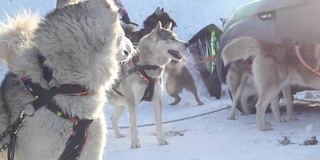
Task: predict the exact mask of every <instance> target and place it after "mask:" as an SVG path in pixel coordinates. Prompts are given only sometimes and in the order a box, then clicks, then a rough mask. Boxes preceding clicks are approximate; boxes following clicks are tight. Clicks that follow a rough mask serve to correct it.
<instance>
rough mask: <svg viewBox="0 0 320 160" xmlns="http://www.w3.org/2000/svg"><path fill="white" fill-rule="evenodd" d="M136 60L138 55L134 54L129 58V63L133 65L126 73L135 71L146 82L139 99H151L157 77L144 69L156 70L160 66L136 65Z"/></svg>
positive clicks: (137, 60)
mask: <svg viewBox="0 0 320 160" xmlns="http://www.w3.org/2000/svg"><path fill="white" fill-rule="evenodd" d="M138 62H139V56H134V57H133V58H132V59H131V63H132V65H133V66H134V67H133V68H131V69H130V70H129V73H128V74H129V75H130V74H132V73H135V72H137V73H138V74H139V75H140V77H141V78H142V79H143V80H144V81H145V82H146V83H147V85H148V86H147V88H146V90H145V92H144V94H143V97H142V99H141V101H143V100H144V101H151V100H152V97H153V91H154V85H155V84H156V82H157V80H158V79H156V78H152V77H150V76H148V74H147V73H146V72H145V70H156V69H159V68H160V67H159V66H156V65H137V63H138Z"/></svg>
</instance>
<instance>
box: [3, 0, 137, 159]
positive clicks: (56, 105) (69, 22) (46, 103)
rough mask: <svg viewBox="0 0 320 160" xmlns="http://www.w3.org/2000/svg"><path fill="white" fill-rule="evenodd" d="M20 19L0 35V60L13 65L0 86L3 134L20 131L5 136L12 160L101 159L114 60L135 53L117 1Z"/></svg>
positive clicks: (114, 75)
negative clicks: (10, 145) (11, 128)
mask: <svg viewBox="0 0 320 160" xmlns="http://www.w3.org/2000/svg"><path fill="white" fill-rule="evenodd" d="M20 16H22V17H20V18H16V19H10V20H9V22H8V23H7V24H2V25H1V29H0V30H1V32H0V47H1V48H0V50H1V58H2V60H4V61H7V62H8V65H9V67H10V69H9V73H8V74H7V75H6V77H5V79H4V80H3V82H2V85H1V96H0V134H2V133H3V132H4V131H5V130H6V129H7V128H8V126H14V127H16V128H19V127H20V129H19V130H18V131H17V133H16V134H14V133H12V134H11V131H9V133H10V135H8V136H11V137H12V138H11V140H14V138H16V143H15V144H16V145H15V146H16V147H15V149H9V151H10V152H9V153H10V155H9V156H12V155H13V154H12V153H14V155H15V159H17V160H56V159H61V160H65V159H79V160H89V159H90V160H91V159H92V160H102V159H103V150H104V146H105V142H106V123H105V119H104V115H103V106H104V105H105V103H106V96H105V90H106V89H107V90H109V89H110V88H111V86H112V85H113V84H114V81H115V79H116V78H117V76H118V75H117V72H118V70H119V62H123V61H127V60H128V59H129V58H130V56H131V53H132V52H133V47H132V44H131V42H130V41H129V40H128V39H126V38H125V36H124V32H123V30H122V28H121V26H120V22H119V18H118V14H117V8H116V7H115V5H114V2H113V1H112V0H89V1H84V2H80V3H77V4H73V5H68V6H65V7H62V8H59V9H55V10H53V11H52V12H50V13H48V14H47V15H46V16H45V18H44V19H43V20H41V22H40V23H38V21H39V19H38V17H37V16H35V14H27V13H22V14H21V15H20ZM23 16H24V17H23ZM24 20H26V21H24ZM19 40H20V41H19ZM22 113H25V114H24V115H23V114H22ZM20 115H21V117H20ZM22 115H23V116H22ZM23 117H24V118H23ZM20 122H21V124H22V126H18V125H19V124H20ZM8 139H9V138H7V137H6V138H4V139H2V141H1V146H2V144H4V143H7V142H8V141H9V140H8ZM4 158H5V153H4V152H2V157H1V158H0V159H4Z"/></svg>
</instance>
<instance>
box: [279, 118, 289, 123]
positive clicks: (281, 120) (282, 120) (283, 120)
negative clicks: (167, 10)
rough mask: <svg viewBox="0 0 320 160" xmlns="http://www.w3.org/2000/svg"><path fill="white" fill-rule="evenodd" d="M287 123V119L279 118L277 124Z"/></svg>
mask: <svg viewBox="0 0 320 160" xmlns="http://www.w3.org/2000/svg"><path fill="white" fill-rule="evenodd" d="M287 122H288V121H287V119H285V118H280V121H279V123H287Z"/></svg>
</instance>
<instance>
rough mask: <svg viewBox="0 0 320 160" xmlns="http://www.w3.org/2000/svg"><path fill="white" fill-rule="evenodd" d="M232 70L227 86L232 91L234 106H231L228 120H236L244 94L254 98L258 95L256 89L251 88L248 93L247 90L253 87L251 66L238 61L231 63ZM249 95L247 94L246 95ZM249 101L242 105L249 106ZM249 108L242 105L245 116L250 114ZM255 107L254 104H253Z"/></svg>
mask: <svg viewBox="0 0 320 160" xmlns="http://www.w3.org/2000/svg"><path fill="white" fill-rule="evenodd" d="M229 66H230V68H229V71H228V73H227V80H226V83H227V86H228V88H229V90H230V93H231V96H232V105H231V110H230V113H229V117H228V119H231V120H233V119H235V111H236V108H237V105H238V103H239V102H241V100H243V99H242V96H243V92H244V91H246V92H248V93H249V94H253V96H254V95H255V93H256V89H255V87H250V91H247V90H245V89H248V86H253V85H254V82H253V78H252V73H251V65H250V64H249V63H246V62H242V61H236V62H232V63H230V65H229ZM245 95H247V94H245ZM246 102H247V101H246V100H245V103H241V104H247V103H246ZM248 105H249V104H247V106H244V105H241V106H240V107H241V111H242V113H243V114H250V113H251V111H250V110H249V107H248ZM253 105H254V104H253Z"/></svg>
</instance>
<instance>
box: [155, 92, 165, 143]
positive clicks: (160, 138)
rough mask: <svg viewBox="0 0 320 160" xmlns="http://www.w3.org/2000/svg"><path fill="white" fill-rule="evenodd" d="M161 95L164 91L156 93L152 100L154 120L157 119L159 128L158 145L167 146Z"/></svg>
mask: <svg viewBox="0 0 320 160" xmlns="http://www.w3.org/2000/svg"><path fill="white" fill-rule="evenodd" d="M155 87H156V86H155ZM159 88H160V87H159ZM161 94H162V91H161V90H160V89H158V90H155V91H154V93H153V98H152V106H153V113H154V119H155V123H156V128H157V129H156V131H157V139H158V143H159V145H167V144H168V142H167V141H166V140H165V138H164V135H163V128H162V104H161Z"/></svg>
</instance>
